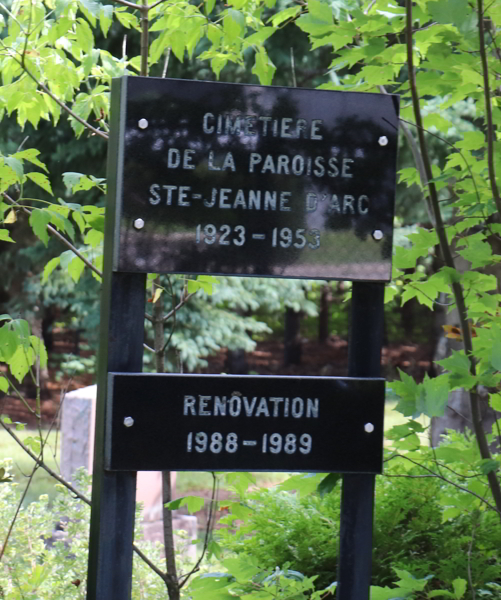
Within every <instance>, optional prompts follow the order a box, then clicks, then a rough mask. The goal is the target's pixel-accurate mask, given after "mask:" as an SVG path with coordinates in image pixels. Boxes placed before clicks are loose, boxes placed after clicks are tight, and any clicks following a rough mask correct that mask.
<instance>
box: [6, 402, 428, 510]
mask: <svg viewBox="0 0 501 600" xmlns="http://www.w3.org/2000/svg"><path fill="white" fill-rule="evenodd" d="M396 404H397V403H396V402H394V401H391V402H387V403H386V407H385V430H388V429H391V428H392V427H393V426H394V425H399V424H401V423H405V422H406V421H407V420H408V418H407V417H404V416H403V415H402V414H401V413H399V412H397V411H396V410H395V407H396ZM421 423H422V425H423V426H425V427H426V426H427V425H428V424H429V419H428V418H426V417H422V418H421ZM16 433H17V435H18V436H19V437H20V438H21V440H23V441H25V440H26V438H29V437H34V436H37V435H38V434H37V432H35V431H28V430H25V431H17V432H16ZM44 435H46V432H45V433H44ZM423 441H424V442H425V441H426V437H425V438H424V439H423ZM60 449H61V436H58V437H57V439H56V432H55V431H52V432H51V433H50V435H49V437H48V442H47V447H46V454H45V459H46V462H47V465H48V466H49V467H50V468H51V469H53V470H54V471H56V473H59V466H58V465H59V458H60ZM4 459H10V460H11V465H12V474H13V476H14V480H15V481H16V482H18V483H19V484H20V485H25V484H26V481H27V478H28V476H29V475H30V473H31V471H32V469H33V466H34V464H35V463H34V461H33V460H32V459H31V458H30V457H29V456H28V455H27V454H26V452H24V450H23V449H22V448H21V447H20V446H19V445H18V444H17V443H16V442H15V441H14V440H13V439H12V438H11V437H10V436H9V435H8V434H7V433H6V432H5V431H1V432H0V460H4ZM255 477H256V480H257V484H258V485H259V486H267V487H268V486H272V485H276V484H277V483H280V482H281V481H283V480H284V479H286V478H287V474H286V473H255ZM54 485H55V482H54V481H53V480H52V478H51V476H50V475H49V474H48V473H47V472H46V471H44V470H43V469H38V470H37V472H36V474H35V476H34V478H33V481H32V483H31V485H30V489H29V490H28V493H27V495H26V500H25V503H26V504H28V503H30V502H32V501H33V500H36V499H37V498H38V497H39V496H40V495H41V494H48V495H49V497H53V496H54V495H55V487H54ZM211 486H212V476H211V474H210V473H204V472H196V471H186V472H178V474H177V481H176V494H177V495H179V496H182V495H186V494H187V493H188V492H190V491H191V490H204V489H210V488H211Z"/></svg>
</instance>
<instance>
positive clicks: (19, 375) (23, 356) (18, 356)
mask: <svg viewBox="0 0 501 600" xmlns="http://www.w3.org/2000/svg"><path fill="white" fill-rule="evenodd" d="M34 362H35V351H34V350H33V348H31V347H29V348H25V347H24V346H22V345H20V346H18V347H17V348H16V351H15V352H14V355H13V356H12V358H11V359H10V360H9V367H10V371H11V373H12V375H14V377H15V378H16V379H17V380H18V382H19V383H21V382H22V380H23V379H24V377H25V375H26V374H27V373H28V371H29V370H30V367H31V366H32V365H33V363H34Z"/></svg>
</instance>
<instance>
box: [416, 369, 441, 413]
mask: <svg viewBox="0 0 501 600" xmlns="http://www.w3.org/2000/svg"><path fill="white" fill-rule="evenodd" d="M448 399H449V379H448V377H447V375H439V376H438V377H435V378H434V379H430V378H429V377H428V374H426V375H425V377H424V380H423V383H422V384H420V385H419V391H418V396H417V399H416V409H417V410H418V411H419V412H420V413H423V414H425V415H426V416H428V417H443V416H444V412H445V407H446V405H447V400H448Z"/></svg>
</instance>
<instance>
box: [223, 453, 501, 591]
mask: <svg viewBox="0 0 501 600" xmlns="http://www.w3.org/2000/svg"><path fill="white" fill-rule="evenodd" d="M386 472H387V473H388V475H399V474H402V473H400V472H399V467H398V466H391V463H390V466H388V467H387V469H386ZM445 485H446V486H447V494H448V495H449V496H450V495H451V494H457V495H460V496H462V498H461V500H462V501H463V503H464V502H465V501H466V502H468V499H469V498H471V497H469V496H468V495H467V494H465V493H464V492H462V491H460V490H457V489H456V488H454V487H452V486H450V485H447V484H443V483H442V482H441V481H440V480H438V479H434V478H418V479H415V478H408V477H396V478H392V477H378V478H377V484H376V511H375V527H374V543H373V566H372V574H373V576H372V584H373V585H376V586H388V585H389V584H391V583H392V582H393V581H395V579H396V577H395V569H398V570H401V571H408V572H409V573H412V575H413V576H414V577H416V578H418V579H419V578H425V577H427V576H430V575H432V576H433V577H432V578H431V579H430V581H429V583H428V584H427V592H428V591H430V590H431V589H450V588H451V587H452V582H453V581H454V580H456V579H458V578H461V579H464V580H468V571H469V570H470V572H471V580H472V582H473V585H474V587H475V588H476V590H477V591H479V590H487V588H486V586H489V587H492V586H491V585H490V584H498V585H499V584H501V553H500V550H499V549H500V548H501V524H500V522H499V518H498V516H497V515H496V514H495V513H494V511H479V510H478V509H474V510H473V511H472V512H468V511H467V510H466V511H463V512H462V513H461V514H460V515H459V516H457V517H455V518H454V519H447V518H444V512H445V510H446V508H445V507H444V505H443V504H442V503H441V494H442V492H443V488H444V486H445ZM248 506H249V507H250V511H248V512H247V513H246V514H247V515H248V516H247V518H246V520H245V521H244V523H243V524H241V525H240V526H239V528H238V529H237V530H236V531H235V530H233V529H229V528H228V529H226V530H222V531H221V532H220V534H219V535H220V544H221V546H223V547H225V548H227V549H230V550H232V551H234V552H236V553H238V554H247V555H248V556H251V557H255V558H256V559H257V561H258V562H259V564H260V565H261V566H262V567H263V568H269V569H272V568H274V567H275V566H276V565H283V564H286V563H289V564H290V568H291V569H295V570H297V571H300V572H301V573H303V574H304V575H305V576H307V577H311V576H313V575H317V576H318V578H317V579H316V581H315V584H316V587H317V589H320V588H323V587H326V586H328V585H329V584H331V583H332V582H333V581H335V580H336V579H337V562H338V545H339V518H340V490H339V488H337V489H335V490H334V491H333V492H331V493H329V494H326V495H324V496H323V497H321V496H320V495H318V494H314V495H309V496H306V497H304V498H299V497H298V495H297V494H290V493H288V492H285V491H280V490H279V489H278V490H277V489H274V490H259V491H256V492H253V493H252V494H251V497H250V499H249V504H248ZM242 516H243V513H242V515H239V518H241V517H242ZM244 518H245V517H244ZM255 532H259V534H258V535H254V533H255ZM472 538H473V542H472ZM470 546H471V549H470ZM470 550H471V556H470V557H469V552H470ZM468 563H469V564H468ZM494 587H495V585H494ZM491 592H492V590H491ZM498 593H499V592H498ZM489 597H490V598H493V597H496V596H492V595H489ZM499 597H500V598H501V595H500V596H499Z"/></svg>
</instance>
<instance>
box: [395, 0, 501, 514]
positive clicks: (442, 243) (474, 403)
mask: <svg viewBox="0 0 501 600" xmlns="http://www.w3.org/2000/svg"><path fill="white" fill-rule="evenodd" d="M405 5H406V29H407V66H408V71H409V84H410V88H411V94H412V105H413V109H414V118H415V120H416V125H417V128H418V129H417V131H418V138H419V146H420V150H421V156H422V158H423V164H424V168H425V173H426V178H427V181H428V192H429V195H430V202H431V207H432V209H433V214H434V216H435V222H436V231H437V236H438V241H439V247H440V251H441V254H442V258H443V261H444V263H445V265H446V266H447V267H449V268H451V269H455V264H454V259H453V257H452V253H451V248H450V246H449V241H448V239H447V233H446V231H445V226H444V222H443V220H442V213H441V212H440V204H439V202H438V194H437V188H436V186H435V183H434V182H433V181H432V179H433V173H432V170H431V162H430V158H429V156H428V148H427V146H426V141H425V139H424V131H423V122H422V119H421V108H420V105H419V94H418V90H417V85H416V75H415V72H414V61H413V49H412V0H405ZM451 287H452V292H453V294H454V299H455V301H456V307H457V311H458V316H459V325H460V328H461V334H462V337H463V345H464V350H465V355H466V356H467V357H468V359H469V361H470V373H471V374H472V375H473V376H474V377H475V376H476V365H475V360H474V357H473V343H472V337H471V331H470V323H469V321H468V313H467V309H466V304H465V299H464V295H463V288H462V286H461V284H460V283H459V282H457V281H455V282H453V283H452V284H451ZM469 396H470V405H471V413H472V419H473V429H474V432H475V437H476V439H477V444H478V448H479V450H480V455H481V457H482V458H483V459H491V452H490V449H489V444H488V443H487V437H486V435H485V431H484V428H483V425H482V416H481V413H480V405H479V402H478V396H477V392H476V390H469ZM487 479H488V481H489V485H490V488H491V492H492V497H493V498H494V502H495V504H496V507H497V508H496V510H497V512H498V514H499V516H500V517H501V487H500V485H499V480H498V478H497V476H496V474H495V473H494V472H492V471H491V472H490V473H488V474H487Z"/></svg>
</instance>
